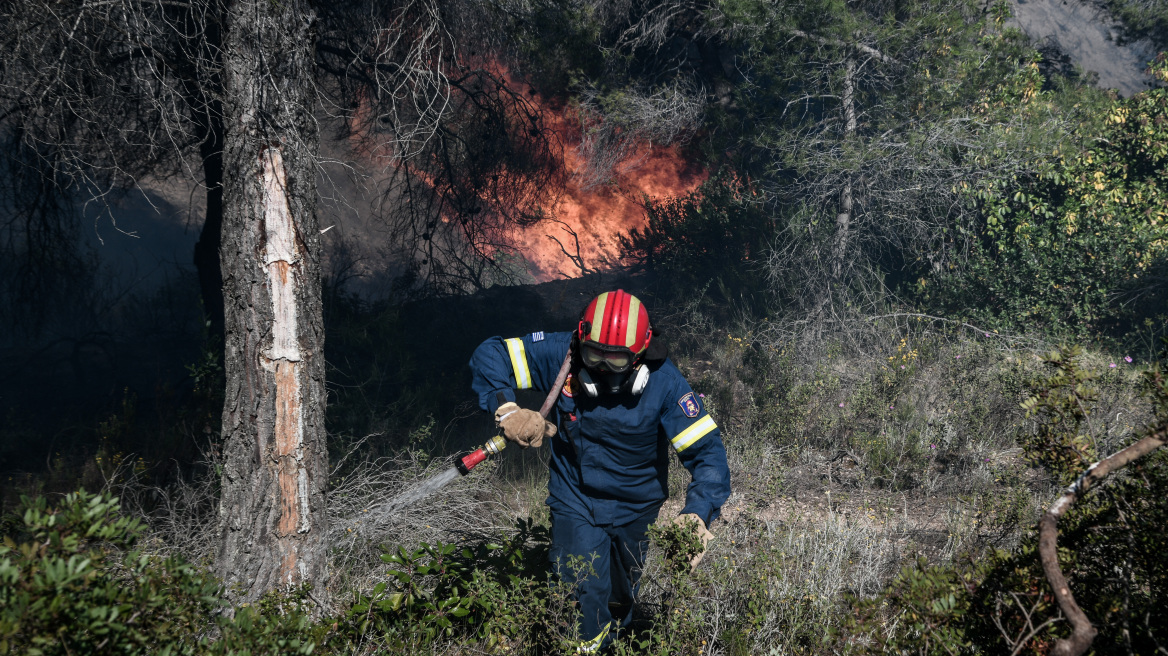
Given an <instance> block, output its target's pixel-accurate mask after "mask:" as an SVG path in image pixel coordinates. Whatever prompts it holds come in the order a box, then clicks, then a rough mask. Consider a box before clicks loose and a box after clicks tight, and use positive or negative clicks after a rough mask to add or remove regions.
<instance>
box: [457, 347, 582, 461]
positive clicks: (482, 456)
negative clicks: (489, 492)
mask: <svg viewBox="0 0 1168 656" xmlns="http://www.w3.org/2000/svg"><path fill="white" fill-rule="evenodd" d="M571 367H572V347H570V346H569V347H568V352H567V353H566V354H565V355H564V363H563V364H561V365H560V372H559V373H558V374H556V382H555V383H554V384H552V386H551V389H550V390H548V395H547V398H546V399H544V401H543V405H542V406H540V408H539V414H540V416H541V417H543V418H544V419H547V416H548V413H549V412H551V409H552V406H553V405H555V403H556V397H557V396H559V393H560V390H561V389H562V388H563V387H564V381H566V380H567V379H568V370H569V369H571ZM506 446H507V441H506V440H505V439H503V436H502V435H496V436H494V437H492V438H491V439H490V440H488V441H487V443H486V444H484V445H482V446H481V447H479V448H477V449H475V450H474V451H471V452H470V453H468V454H466V455H464V456H462V457H460V458H458V459H457V460H456V461H455V462H454V467H455V468H456V469H458V473H459V474H462V475H463V476H466V475H467V474H469V473H470V471H471V470H472V469H474V468H475V467H476V466H478V464H479V463H481V462H483V461H484V460H486V459H487V458H488V457H490V456H494V455H498V453H499V452H500V451H502V450H503V449H504V447H506Z"/></svg>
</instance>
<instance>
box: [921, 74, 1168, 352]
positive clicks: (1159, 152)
mask: <svg viewBox="0 0 1168 656" xmlns="http://www.w3.org/2000/svg"><path fill="white" fill-rule="evenodd" d="M1154 71H1155V72H1156V74H1157V76H1158V77H1160V78H1162V79H1168V60H1165V59H1164V58H1163V57H1161V58H1160V60H1159V62H1158V63H1157V64H1156V65H1155V66H1154ZM1081 129H1082V130H1083V132H1084V135H1085V138H1084V139H1083V141H1082V145H1081V146H1080V147H1079V148H1080V149H1079V150H1076V151H1070V152H1066V151H1060V150H1058V149H1057V148H1056V149H1055V150H1054V151H1053V152H1050V153H1048V154H1047V155H1046V156H1043V157H1038V158H1036V161H1034V162H1032V163H1031V164H1030V165H1028V166H1027V167H1025V168H1024V169H1023V170H1021V171H1013V172H1011V173H1009V174H1008V175H1006V176H1000V177H991V178H988V179H986V180H985V181H984V182H983V183H982V185H981V186H980V187H977V188H972V187H971V188H970V189H969V193H970V195H971V196H972V197H974V198H975V199H976V202H977V203H978V204H979V206H980V207H981V209H982V214H983V217H984V225H983V226H982V234H981V239H980V241H978V242H977V243H976V244H975V246H974V251H973V253H972V254H971V256H970V261H969V265H968V267H967V268H964V269H960V270H954V271H947V272H943V273H941V274H939V275H938V276H937V278H938V281H939V284H938V285H936V286H935V288H933V289H928V286H927V285H925V286H924V287H923V288H922V289H921V290H920V293H921V296H922V298H923V299H924V300H925V301H926V302H927V303H930V304H935V305H938V306H940V307H942V308H943V309H944V310H945V311H947V312H950V313H951V314H953V315H966V316H970V317H972V318H975V319H977V320H978V321H981V322H985V323H986V324H988V325H994V326H998V327H1003V328H1010V329H1038V330H1040V331H1043V332H1046V333H1048V334H1049V333H1052V332H1053V333H1069V334H1072V335H1075V336H1078V337H1085V336H1088V335H1091V336H1094V335H1097V334H1099V333H1105V334H1106V333H1111V332H1117V331H1118V332H1123V331H1125V330H1126V329H1130V327H1131V325H1132V321H1133V320H1136V319H1144V318H1150V317H1151V315H1152V314H1154V313H1155V312H1156V311H1157V309H1156V308H1157V304H1156V303H1155V302H1153V300H1152V299H1154V298H1158V297H1160V296H1163V293H1164V289H1163V284H1162V283H1157V282H1156V280H1157V278H1158V276H1156V275H1153V274H1154V272H1155V271H1156V270H1157V269H1159V268H1162V267H1163V266H1164V265H1165V257H1166V255H1168V89H1164V88H1159V89H1153V90H1150V91H1148V92H1146V93H1142V94H1139V95H1136V96H1134V97H1132V98H1130V99H1127V100H1114V101H1112V102H1110V103H1108V104H1107V105H1106V106H1104V107H1102V108H1100V109H1098V110H1097V111H1096V112H1094V113H1092V115H1090V116H1089V117H1088V119H1087V120H1086V121H1085V122H1084V124H1083V125H1082V128H1081ZM1063 147H1064V148H1065V147H1066V146H1063ZM1162 307H1163V306H1162V304H1160V305H1159V308H1161V309H1162Z"/></svg>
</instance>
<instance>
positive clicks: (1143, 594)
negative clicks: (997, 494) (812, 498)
mask: <svg viewBox="0 0 1168 656" xmlns="http://www.w3.org/2000/svg"><path fill="white" fill-rule="evenodd" d="M1078 357H1079V353H1078V351H1077V350H1074V349H1067V350H1064V351H1062V352H1060V353H1056V354H1053V355H1052V356H1050V357H1048V363H1049V364H1050V365H1051V366H1052V368H1053V369H1054V372H1053V373H1052V375H1051V376H1049V377H1048V378H1047V379H1046V380H1045V382H1044V384H1042V385H1039V386H1038V388H1037V389H1036V390H1035V392H1036V393H1035V395H1034V396H1032V397H1031V398H1030V399H1028V400H1027V401H1026V403H1025V404H1024V406H1025V407H1026V408H1027V409H1028V410H1029V411H1030V412H1031V413H1033V414H1034V415H1036V416H1037V417H1038V418H1039V420H1040V426H1039V428H1038V430H1037V431H1036V433H1035V435H1034V436H1033V437H1032V438H1031V439H1028V440H1027V441H1026V443H1025V449H1026V455H1027V457H1028V459H1030V460H1031V461H1033V462H1038V463H1043V464H1045V465H1046V466H1047V467H1048V468H1049V469H1050V470H1051V472H1052V474H1054V475H1055V476H1056V478H1058V479H1060V480H1062V481H1064V482H1066V481H1069V480H1072V479H1074V478H1076V477H1077V476H1078V475H1079V474H1081V473H1082V472H1083V471H1084V470H1085V469H1086V468H1087V466H1088V464H1087V460H1088V459H1092V458H1094V457H1096V456H1095V455H1094V454H1093V453H1091V452H1090V449H1089V448H1087V446H1086V445H1085V439H1084V438H1083V436H1082V435H1081V434H1080V428H1081V423H1082V420H1083V419H1084V418H1086V417H1087V416H1089V415H1090V414H1091V412H1092V410H1093V407H1092V405H1091V400H1092V399H1094V398H1095V391H1094V389H1093V388H1092V386H1091V384H1090V380H1091V376H1089V375H1088V374H1086V373H1085V372H1084V371H1083V370H1082V368H1081V366H1080V363H1079V362H1078ZM1145 380H1146V382H1147V391H1148V394H1149V397H1150V399H1151V402H1152V406H1153V413H1154V415H1155V417H1156V420H1155V424H1154V425H1153V426H1152V427H1149V428H1148V431H1149V432H1150V431H1152V430H1163V429H1164V428H1165V427H1166V426H1168V387H1166V383H1165V379H1164V376H1163V373H1162V371H1161V369H1160V367H1159V366H1158V365H1157V366H1155V367H1153V368H1152V369H1151V370H1150V371H1149V372H1148V373H1147V374H1146V378H1145ZM1166 498H1168V453H1165V452H1164V451H1160V452H1157V453H1155V454H1153V455H1151V456H1149V457H1147V458H1145V459H1143V460H1141V461H1137V462H1136V463H1135V464H1133V465H1130V466H1129V467H1128V468H1127V470H1126V471H1125V472H1124V475H1121V476H1118V477H1116V480H1112V481H1109V482H1108V483H1107V484H1105V485H1104V486H1103V487H1102V488H1100V489H1098V490H1094V491H1092V492H1090V493H1089V494H1088V495H1087V496H1086V498H1084V499H1082V500H1081V501H1079V503H1078V504H1076V505H1075V506H1074V507H1073V508H1072V509H1071V510H1070V511H1069V513H1068V514H1067V515H1066V516H1065V517H1064V518H1063V520H1062V521H1061V522H1060V524H1059V534H1060V535H1059V562H1060V564H1061V566H1062V568H1063V571H1064V573H1065V574H1066V576H1067V579H1068V581H1069V583H1070V587H1071V591H1072V593H1073V594H1074V596H1075V600H1076V601H1077V602H1078V604H1079V605H1080V607H1082V608H1083V610H1084V612H1085V613H1086V614H1087V617H1088V618H1089V619H1090V620H1091V621H1092V623H1094V624H1095V626H1096V627H1097V628H1098V629H1099V636H1098V637H1097V638H1096V640H1095V643H1094V645H1093V648H1094V653H1095V654H1099V655H1103V654H1131V653H1137V654H1143V653H1155V652H1157V651H1158V650H1160V649H1162V648H1163V647H1162V646H1163V644H1165V642H1166V641H1168V619H1166V618H1165V617H1164V614H1163V612H1162V609H1163V608H1164V607H1165V604H1166V603H1168V555H1166V554H1165V553H1164V550H1163V528H1164V526H1165V525H1168V504H1166V503H1165V502H1164V500H1165V499H1166ZM1037 543H1038V539H1037V534H1036V532H1033V531H1032V532H1031V533H1030V534H1029V535H1028V536H1027V537H1026V538H1025V539H1024V540H1023V542H1022V544H1021V545H1020V547H1019V548H1018V549H1016V550H1015V551H1013V552H1011V553H1007V552H1005V551H993V552H991V553H989V554H986V555H985V556H983V557H982V558H980V559H967V560H966V561H963V562H959V563H951V564H941V565H929V564H928V563H926V562H924V561H921V562H918V563H917V564H916V565H913V566H909V567H906V568H904V569H903V570H902V571H901V572H900V574H899V575H897V576H896V577H895V578H894V579H893V580H892V582H891V583H890V584H889V585H888V587H887V588H886V589H885V590H884V592H883V593H881V594H880V595H878V596H877V597H876V598H874V599H870V600H858V601H856V602H854V609H855V618H854V621H853V622H852V625H851V627H850V631H849V634H850V635H849V637H848V639H847V641H846V644H845V645H844V646H845V647H847V648H848V649H849V650H851V651H853V652H856V653H873V654H875V653H898V654H929V653H950V654H997V653H1015V654H1045V653H1047V652H1048V650H1049V648H1050V647H1051V645H1052V644H1053V642H1054V640H1056V639H1057V638H1061V637H1065V636H1067V635H1068V634H1069V627H1068V625H1067V623H1066V621H1065V620H1063V619H1062V615H1061V613H1060V612H1059V610H1058V607H1057V604H1056V603H1055V601H1054V599H1053V596H1052V595H1051V591H1050V588H1049V584H1048V583H1047V581H1046V577H1045V575H1044V573H1043V570H1042V564H1041V562H1040V560H1039V556H1038V550H1037Z"/></svg>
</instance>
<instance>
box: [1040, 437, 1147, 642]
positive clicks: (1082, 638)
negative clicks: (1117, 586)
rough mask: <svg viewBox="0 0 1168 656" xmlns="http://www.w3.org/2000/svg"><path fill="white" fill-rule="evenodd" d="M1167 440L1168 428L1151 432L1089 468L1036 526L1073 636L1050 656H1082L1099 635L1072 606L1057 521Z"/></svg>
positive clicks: (1048, 573) (1045, 562) (1047, 569)
mask: <svg viewBox="0 0 1168 656" xmlns="http://www.w3.org/2000/svg"><path fill="white" fill-rule="evenodd" d="M1166 439H1168V426H1164V427H1161V428H1159V429H1158V430H1154V431H1152V432H1151V433H1149V434H1148V435H1146V436H1144V437H1143V439H1141V440H1139V441H1138V442H1136V443H1135V444H1132V445H1131V446H1129V447H1127V448H1126V449H1123V450H1121V451H1118V452H1116V453H1113V454H1111V455H1110V456H1108V457H1106V458H1104V459H1103V460H1101V461H1099V462H1097V463H1095V464H1093V465H1091V466H1090V467H1088V468H1087V471H1085V472H1083V475H1082V476H1080V477H1079V478H1078V480H1076V481H1075V482H1074V483H1072V484H1071V486H1070V487H1068V488H1067V489H1066V490H1064V491H1063V493H1062V494H1061V495H1060V496H1059V498H1058V499H1056V500H1055V502H1054V503H1053V504H1051V506H1050V509H1049V510H1047V511H1046V513H1045V514H1043V516H1042V520H1041V521H1040V522H1039V535H1038V553H1039V555H1040V556H1041V557H1042V570H1043V572H1045V573H1046V579H1047V581H1049V582H1050V587H1051V589H1052V590H1053V591H1054V597H1055V600H1056V601H1058V605H1059V608H1060V609H1062V611H1063V614H1064V615H1066V616H1067V619H1068V620H1070V622H1071V626H1072V627H1074V632H1073V633H1072V634H1071V636H1070V637H1069V638H1060V639H1059V640H1057V641H1056V642H1055V645H1054V649H1053V650H1052V651H1051V653H1052V654H1055V655H1056V656H1081V655H1082V654H1084V653H1086V652H1087V650H1088V649H1090V647H1091V643H1092V642H1094V640H1095V635H1096V633H1098V631H1097V630H1096V629H1095V627H1094V626H1092V624H1091V621H1090V620H1089V619H1087V615H1086V613H1084V612H1083V610H1082V609H1081V608H1079V605H1078V604H1077V603H1076V602H1075V597H1074V595H1073V594H1071V588H1070V585H1069V584H1068V583H1067V579H1066V576H1064V575H1063V570H1062V567H1061V566H1060V565H1059V561H1058V520H1059V518H1060V517H1062V516H1063V515H1064V514H1066V512H1067V511H1068V510H1070V508H1071V506H1072V505H1074V503H1075V502H1076V501H1078V500H1079V499H1081V498H1082V497H1083V495H1085V494H1086V493H1087V492H1088V491H1090V490H1091V488H1093V487H1095V486H1096V485H1098V484H1099V483H1100V482H1102V481H1103V479H1105V478H1107V476H1109V475H1110V474H1111V473H1112V472H1116V471H1119V470H1120V469H1123V468H1124V467H1126V466H1127V465H1128V464H1130V463H1132V462H1134V461H1136V460H1139V459H1140V458H1142V457H1144V456H1146V455H1148V454H1149V453H1152V452H1153V451H1155V450H1156V449H1159V448H1160V447H1162V446H1164V442H1165V440H1166Z"/></svg>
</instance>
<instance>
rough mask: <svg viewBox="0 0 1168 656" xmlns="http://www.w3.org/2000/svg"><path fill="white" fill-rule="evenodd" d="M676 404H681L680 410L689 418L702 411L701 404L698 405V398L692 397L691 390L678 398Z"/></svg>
mask: <svg viewBox="0 0 1168 656" xmlns="http://www.w3.org/2000/svg"><path fill="white" fill-rule="evenodd" d="M677 405H679V406H681V411H682V412H684V413H685V416H686V417H689V418H690V419H693V418H694V417H696V416H698V415H699V414H701V412H702V406H700V405H698V400H697V399H695V398H694V393H693V392H688V393H687V394H686V395H685V396H683V397H681V398H680V399H678V400H677Z"/></svg>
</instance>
